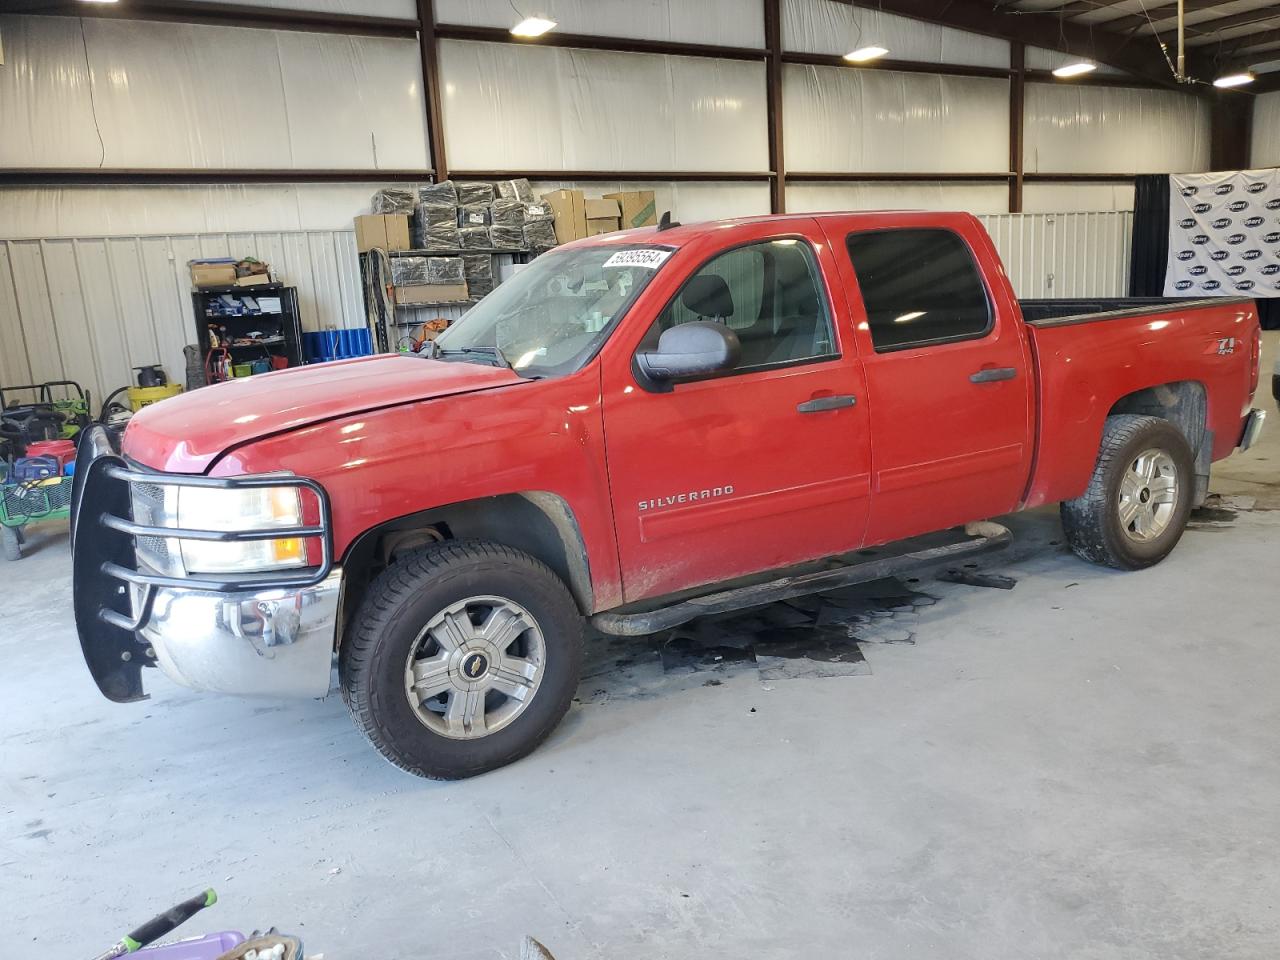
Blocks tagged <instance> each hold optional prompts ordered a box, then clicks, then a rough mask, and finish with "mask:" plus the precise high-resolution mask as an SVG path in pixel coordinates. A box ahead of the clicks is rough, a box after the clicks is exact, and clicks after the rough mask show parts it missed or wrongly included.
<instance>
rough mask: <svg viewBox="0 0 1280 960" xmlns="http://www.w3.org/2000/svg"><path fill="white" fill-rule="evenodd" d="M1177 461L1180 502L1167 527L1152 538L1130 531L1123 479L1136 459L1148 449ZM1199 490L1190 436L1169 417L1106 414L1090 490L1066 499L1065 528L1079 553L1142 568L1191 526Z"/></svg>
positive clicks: (1095, 560)
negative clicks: (1143, 538)
mask: <svg viewBox="0 0 1280 960" xmlns="http://www.w3.org/2000/svg"><path fill="white" fill-rule="evenodd" d="M1152 449H1154V450H1159V451H1162V452H1163V453H1166V454H1167V455H1168V456H1169V458H1170V459H1171V460H1172V461H1173V465H1174V469H1175V473H1176V478H1177V488H1176V491H1177V492H1176V498H1177V499H1176V501H1175V503H1174V506H1173V510H1172V513H1171V515H1170V518H1169V522H1168V525H1167V526H1166V527H1165V529H1164V530H1163V532H1161V533H1160V534H1159V535H1157V536H1153V537H1151V539H1149V540H1147V541H1139V540H1137V539H1135V537H1134V536H1133V535H1131V534H1130V533H1128V532H1127V531H1126V530H1125V528H1124V526H1123V524H1122V522H1121V517H1120V506H1121V505H1120V484H1121V481H1122V479H1123V478H1124V475H1125V473H1126V472H1127V471H1128V470H1129V467H1130V465H1131V464H1133V463H1134V461H1135V459H1136V458H1138V457H1139V456H1140V455H1141V454H1142V453H1144V452H1145V451H1147V450H1152ZM1194 489H1195V459H1194V456H1193V455H1192V453H1191V448H1190V446H1189V445H1188V444H1187V439H1186V437H1184V436H1183V435H1182V432H1181V431H1180V430H1179V429H1178V428H1177V427H1175V426H1174V425H1173V424H1171V423H1170V422H1169V421H1168V420H1162V419H1161V418H1159V417H1144V416H1137V415H1134V414H1117V415H1116V416H1111V417H1107V419H1106V424H1105V426H1104V427H1103V431H1102V448H1101V450H1100V451H1099V453H1098V460H1097V464H1096V465H1095V466H1094V469H1093V476H1092V477H1091V478H1090V480H1089V486H1088V489H1086V490H1085V492H1084V494H1083V495H1082V496H1080V497H1077V498H1076V499H1075V500H1067V501H1064V502H1063V504H1062V528H1063V531H1064V532H1065V533H1066V535H1067V542H1068V543H1070V544H1071V549H1072V550H1074V551H1075V552H1076V554H1077V555H1078V556H1080V557H1082V558H1083V559H1085V560H1088V561H1090V562H1091V563H1098V564H1103V565H1105V566H1108V567H1115V568H1117V569H1120V570H1141V569H1142V568H1144V567H1149V566H1152V565H1153V564H1156V563H1159V562H1160V561H1161V560H1163V559H1164V558H1165V557H1166V556H1168V555H1169V551H1171V550H1172V549H1173V548H1174V547H1175V546H1177V543H1178V541H1179V540H1180V539H1181V538H1182V531H1183V530H1184V529H1185V528H1186V525H1187V518H1188V517H1189V516H1190V514H1191V499H1192V496H1193V493H1194Z"/></svg>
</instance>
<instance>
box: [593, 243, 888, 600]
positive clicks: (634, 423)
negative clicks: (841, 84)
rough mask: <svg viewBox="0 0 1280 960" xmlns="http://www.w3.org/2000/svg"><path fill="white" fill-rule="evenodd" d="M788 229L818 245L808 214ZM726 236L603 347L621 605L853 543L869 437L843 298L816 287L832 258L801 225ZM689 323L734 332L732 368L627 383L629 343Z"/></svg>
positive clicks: (638, 345) (866, 478)
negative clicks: (638, 323) (650, 311)
mask: <svg viewBox="0 0 1280 960" xmlns="http://www.w3.org/2000/svg"><path fill="white" fill-rule="evenodd" d="M800 223H801V224H803V226H804V227H807V231H808V232H809V233H812V234H814V235H815V236H816V238H817V239H819V240H820V239H821V234H820V233H818V232H817V231H816V224H814V223H813V221H801V222H800ZM795 225H796V222H795V221H793V222H792V223H791V224H788V227H790V228H792V229H794V228H795ZM733 229H734V230H735V231H736V232H735V233H733V234H729V235H728V236H725V237H724V239H723V241H722V242H721V243H718V244H717V245H716V246H717V249H719V250H720V251H722V252H720V253H718V254H716V255H713V256H710V257H708V258H707V259H705V260H704V261H702V262H701V263H700V264H699V265H697V266H694V267H692V268H691V273H690V274H689V275H687V276H686V277H685V278H683V279H682V281H681V282H680V285H679V288H678V289H676V290H675V292H674V293H673V294H672V295H671V296H670V298H669V300H668V301H667V302H666V303H665V305H664V306H662V307H661V308H660V309H659V312H658V315H657V317H656V318H655V319H654V320H653V321H652V323H651V324H647V325H645V326H646V327H647V329H641V330H636V331H635V333H633V334H632V337H631V341H630V342H628V343H625V344H624V343H622V342H618V343H617V344H616V347H615V344H614V343H611V344H610V355H609V357H608V358H607V359H608V362H606V363H605V364H603V367H602V378H603V383H602V388H603V396H604V419H605V439H606V447H607V451H608V462H609V483H610V488H611V495H612V499H613V508H614V520H615V526H616V529H617V540H618V553H619V560H620V563H621V567H622V578H623V589H624V594H625V597H626V600H627V601H628V602H633V601H636V600H641V599H644V598H646V597H652V596H657V595H661V594H668V593H673V592H676V591H679V590H682V589H685V588H688V587H693V586H697V585H700V584H705V583H712V582H718V581H722V580H727V579H731V578H734V577H738V576H742V575H745V574H751V573H757V572H761V571H766V570H772V569H776V568H779V567H785V566H788V565H790V564H794V563H797V562H800V561H804V560H811V559H815V558H818V557H824V556H830V555H833V554H837V553H841V552H843V551H846V550H850V549H853V548H855V547H857V546H858V545H859V544H860V543H861V541H862V535H863V530H864V528H865V525H866V519H867V510H868V493H869V490H870V431H869V425H868V414H867V407H866V403H865V386H864V383H863V380H862V373H861V367H860V366H859V364H858V363H857V359H856V355H855V351H854V348H853V345H852V343H851V342H850V340H851V339H852V338H851V330H850V328H849V327H848V324H847V316H846V314H845V306H844V298H843V296H841V297H840V298H839V300H838V301H834V300H833V298H832V296H831V289H830V287H831V285H830V284H829V283H828V282H827V278H828V277H830V276H833V275H834V272H835V269H836V268H835V263H834V257H833V255H832V252H831V250H830V248H829V247H828V246H827V245H826V244H825V243H814V242H813V238H812V237H810V236H805V235H804V234H803V233H801V232H796V233H792V234H782V235H779V234H778V232H777V231H778V225H777V224H754V225H745V226H739V227H736V228H733ZM726 244H727V245H728V246H729V249H727V250H726V249H725V245H726ZM835 289H836V291H837V292H840V291H839V288H838V287H837V288H835ZM836 311H839V313H838V314H837V312H836ZM690 320H714V321H718V322H721V323H724V324H726V325H727V326H729V327H730V328H732V329H733V330H735V331H736V332H737V334H738V336H739V338H740V340H741V342H742V357H741V360H740V362H739V363H738V365H737V367H735V368H734V369H733V370H730V371H727V372H725V373H720V374H717V375H714V376H711V377H706V378H702V379H693V380H686V381H682V382H679V383H676V384H674V385H670V386H667V385H661V384H651V383H645V382H643V381H642V379H640V378H638V377H637V375H636V372H635V368H634V364H633V358H634V356H635V352H636V351H637V350H638V349H647V348H648V347H649V346H650V345H656V341H657V338H658V336H659V334H660V333H661V331H662V330H664V329H667V328H668V327H670V326H672V325H674V324H677V323H684V322H687V321H690ZM633 329H634V328H633ZM618 339H619V340H621V338H618Z"/></svg>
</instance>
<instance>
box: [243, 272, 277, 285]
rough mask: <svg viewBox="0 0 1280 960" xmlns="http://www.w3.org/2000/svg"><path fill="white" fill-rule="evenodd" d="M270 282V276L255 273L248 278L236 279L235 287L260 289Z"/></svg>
mask: <svg viewBox="0 0 1280 960" xmlns="http://www.w3.org/2000/svg"><path fill="white" fill-rule="evenodd" d="M270 282H271V274H269V273H255V274H253V275H252V276H249V277H236V286H237V287H261V286H263V285H264V284H268V283H270Z"/></svg>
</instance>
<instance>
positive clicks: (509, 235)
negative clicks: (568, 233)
mask: <svg viewBox="0 0 1280 960" xmlns="http://www.w3.org/2000/svg"><path fill="white" fill-rule="evenodd" d="M551 234H552V237H554V236H555V230H552V231H551ZM489 240H490V241H491V242H492V244H493V247H494V249H496V250H523V249H524V248H525V247H524V227H522V226H521V227H508V226H503V225H502V224H497V223H495V224H494V225H493V226H492V227H490V228H489Z"/></svg>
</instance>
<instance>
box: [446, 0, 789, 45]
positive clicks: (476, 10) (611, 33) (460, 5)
mask: <svg viewBox="0 0 1280 960" xmlns="http://www.w3.org/2000/svg"><path fill="white" fill-rule="evenodd" d="M516 6H517V7H519V8H520V11H521V13H522V14H523V15H524V16H540V17H546V18H548V19H550V20H555V21H556V23H557V25H558V29H559V30H562V31H564V32H566V33H589V34H595V35H597V36H602V37H629V38H635V39H637V40H674V41H677V42H682V43H716V44H721V45H723V46H727V47H756V48H761V47H763V46H764V6H763V4H761V3H760V0H696V2H690V0H626V2H620V0H612V2H601V0H538V2H521V3H518V4H516ZM521 19H523V18H522V17H521V16H517V14H516V12H515V9H514V8H513V7H512V5H511V4H510V3H509V2H508V0H436V22H437V23H445V24H460V25H463V26H468V27H502V28H503V29H508V28H510V27H512V26H514V25H515V24H516V22H517V21H519V20H521Z"/></svg>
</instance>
